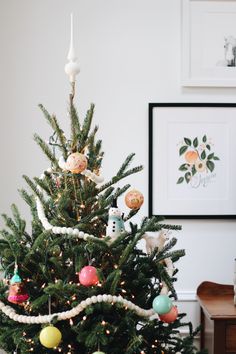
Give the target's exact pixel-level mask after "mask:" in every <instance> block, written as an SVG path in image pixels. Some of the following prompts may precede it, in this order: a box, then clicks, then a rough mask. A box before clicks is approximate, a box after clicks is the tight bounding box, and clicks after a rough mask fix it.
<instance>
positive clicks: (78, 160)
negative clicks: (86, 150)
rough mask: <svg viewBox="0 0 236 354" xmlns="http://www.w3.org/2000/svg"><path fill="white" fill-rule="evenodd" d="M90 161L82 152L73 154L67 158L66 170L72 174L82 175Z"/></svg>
mask: <svg viewBox="0 0 236 354" xmlns="http://www.w3.org/2000/svg"><path fill="white" fill-rule="evenodd" d="M87 165H88V161H87V158H86V156H85V155H83V154H81V153H80V152H73V153H72V154H70V155H69V156H68V157H67V160H66V169H67V170H68V171H70V172H71V173H81V172H82V171H84V170H85V169H86V168H87Z"/></svg>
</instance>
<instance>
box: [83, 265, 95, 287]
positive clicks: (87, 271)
mask: <svg viewBox="0 0 236 354" xmlns="http://www.w3.org/2000/svg"><path fill="white" fill-rule="evenodd" d="M79 281H80V284H82V285H84V286H93V285H97V283H98V281H99V279H98V276H97V269H96V268H95V267H93V266H91V265H89V266H86V267H84V268H82V269H81V271H80V272H79Z"/></svg>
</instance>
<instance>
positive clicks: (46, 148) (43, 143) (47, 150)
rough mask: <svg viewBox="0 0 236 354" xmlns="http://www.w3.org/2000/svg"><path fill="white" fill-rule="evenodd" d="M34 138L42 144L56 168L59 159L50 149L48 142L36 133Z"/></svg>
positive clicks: (43, 149)
mask: <svg viewBox="0 0 236 354" xmlns="http://www.w3.org/2000/svg"><path fill="white" fill-rule="evenodd" d="M34 140H35V141H36V143H37V144H38V145H39V146H40V148H41V149H42V151H43V152H44V154H45V155H46V156H47V157H48V159H49V160H50V161H51V163H52V164H54V166H55V167H56V168H58V161H57V159H56V157H55V156H54V154H53V153H52V151H51V150H50V149H49V147H48V145H47V143H46V142H45V141H43V140H42V139H41V138H40V136H39V135H38V134H34Z"/></svg>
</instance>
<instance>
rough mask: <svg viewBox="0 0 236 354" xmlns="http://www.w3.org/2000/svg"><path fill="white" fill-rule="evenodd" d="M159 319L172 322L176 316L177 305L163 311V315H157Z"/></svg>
mask: <svg viewBox="0 0 236 354" xmlns="http://www.w3.org/2000/svg"><path fill="white" fill-rule="evenodd" d="M159 317H160V320H161V321H162V322H165V323H172V322H174V321H175V320H176V318H177V317H178V309H177V306H172V307H171V309H170V311H169V312H167V313H165V314H164V315H159Z"/></svg>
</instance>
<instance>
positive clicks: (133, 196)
mask: <svg viewBox="0 0 236 354" xmlns="http://www.w3.org/2000/svg"><path fill="white" fill-rule="evenodd" d="M143 201H144V197H143V195H142V193H141V192H139V191H137V190H136V189H133V190H131V191H129V192H128V193H127V194H126V196H125V204H126V205H127V207H128V208H130V209H133V210H136V209H139V208H140V207H141V205H142V204H143Z"/></svg>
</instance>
